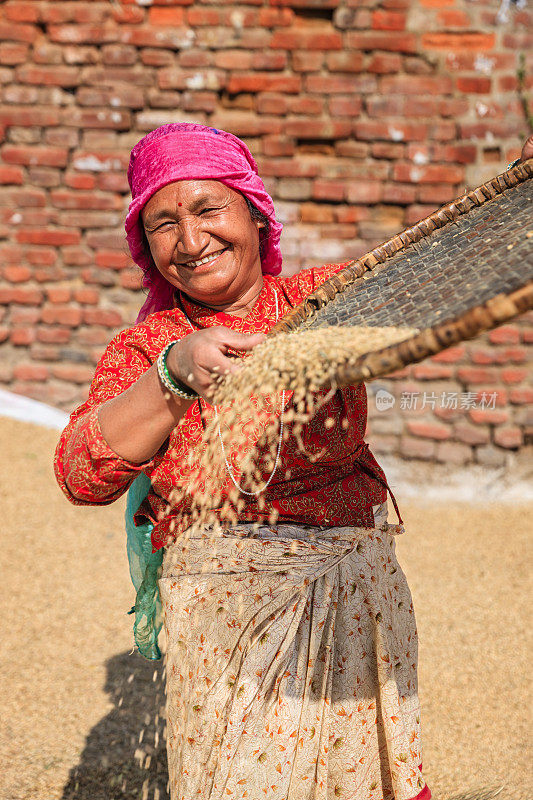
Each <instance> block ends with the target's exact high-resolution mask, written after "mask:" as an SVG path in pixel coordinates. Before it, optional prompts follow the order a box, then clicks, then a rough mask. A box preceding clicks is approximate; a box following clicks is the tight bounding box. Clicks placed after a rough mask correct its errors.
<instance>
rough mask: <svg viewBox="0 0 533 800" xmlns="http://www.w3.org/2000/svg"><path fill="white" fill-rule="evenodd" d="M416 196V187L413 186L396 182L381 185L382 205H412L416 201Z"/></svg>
mask: <svg viewBox="0 0 533 800" xmlns="http://www.w3.org/2000/svg"><path fill="white" fill-rule="evenodd" d="M416 195H417V190H416V186H413V184H409V183H397V182H395V183H384V184H383V202H384V203H393V204H394V205H396V204H397V203H402V204H409V203H414V202H415V200H416Z"/></svg>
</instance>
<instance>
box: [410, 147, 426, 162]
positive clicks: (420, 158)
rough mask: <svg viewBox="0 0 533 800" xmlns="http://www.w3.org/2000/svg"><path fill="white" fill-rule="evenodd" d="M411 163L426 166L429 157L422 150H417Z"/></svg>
mask: <svg viewBox="0 0 533 800" xmlns="http://www.w3.org/2000/svg"><path fill="white" fill-rule="evenodd" d="M413 161H414V162H415V164H427V163H428V161H429V157H428V155H427V153H424V152H423V151H422V150H417V151H416V153H415V154H414V156H413Z"/></svg>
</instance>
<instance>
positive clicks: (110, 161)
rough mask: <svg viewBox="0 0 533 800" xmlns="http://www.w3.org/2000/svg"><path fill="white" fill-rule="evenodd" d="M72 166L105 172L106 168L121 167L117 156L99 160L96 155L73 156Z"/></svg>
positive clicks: (115, 168) (114, 168)
mask: <svg viewBox="0 0 533 800" xmlns="http://www.w3.org/2000/svg"><path fill="white" fill-rule="evenodd" d="M73 166H74V167H75V168H76V169H79V170H87V171H89V172H106V171H107V170H118V169H121V168H122V164H121V162H120V159H119V158H106V159H104V160H100V159H99V158H98V157H97V156H94V155H90V156H82V157H79V158H75V159H74V161H73Z"/></svg>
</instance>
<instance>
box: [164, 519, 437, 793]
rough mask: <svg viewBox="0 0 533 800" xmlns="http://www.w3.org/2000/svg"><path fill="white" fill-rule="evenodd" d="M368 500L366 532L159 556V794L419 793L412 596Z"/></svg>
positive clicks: (251, 537) (302, 535) (189, 547)
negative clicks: (163, 651)
mask: <svg viewBox="0 0 533 800" xmlns="http://www.w3.org/2000/svg"><path fill="white" fill-rule="evenodd" d="M377 508H378V513H377V515H376V518H375V523H374V524H375V527H374V528H341V527H337V528H318V527H310V526H296V525H286V524H280V525H277V526H274V527H269V526H257V525H256V526H254V525H252V524H242V525H239V526H237V527H236V528H234V529H232V530H231V531H229V532H227V533H224V534H223V535H220V536H218V537H217V538H216V540H215V548H216V549H215V550H214V549H213V544H212V540H210V539H209V537H208V536H205V537H202V536H199V537H197V538H190V539H189V540H188V541H187V543H186V544H184V543H183V542H181V541H180V540H178V541H177V542H175V543H174V544H173V545H172V546H171V547H169V548H168V549H167V550H166V552H165V556H164V561H163V572H162V576H161V579H160V591H161V598H162V602H163V607H164V612H165V625H166V629H167V641H168V650H167V704H168V721H167V725H168V730H167V737H168V738H167V748H168V764H169V777H170V795H171V798H172V800H196V799H198V800H244V798H246V800H265V798H267V800H311V799H312V800H334V798H338V797H340V798H342V799H343V800H411V799H412V798H418V800H429V798H430V797H431V794H430V792H429V789H428V787H427V786H426V785H425V782H424V780H423V778H422V775H421V772H420V765H421V754H420V716H419V714H420V710H419V702H418V695H417V632H416V623H415V617H414V611H413V604H412V600H411V594H410V592H409V588H408V586H407V582H406V580H405V576H404V574H403V572H402V570H401V568H400V566H399V564H398V562H397V560H396V556H395V542H394V534H396V533H398V532H400V531H399V529H398V527H397V526H395V525H388V524H387V521H386V520H387V507H386V504H383V505H382V506H379V507H377Z"/></svg>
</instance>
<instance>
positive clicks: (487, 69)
mask: <svg viewBox="0 0 533 800" xmlns="http://www.w3.org/2000/svg"><path fill="white" fill-rule="evenodd" d="M494 64H495V61H494V59H493V58H488V56H484V55H482V54H481V53H478V54H477V56H476V60H475V61H474V69H475V70H476V72H482V73H483V75H490V74H491V72H492V68H493V67H494Z"/></svg>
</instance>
